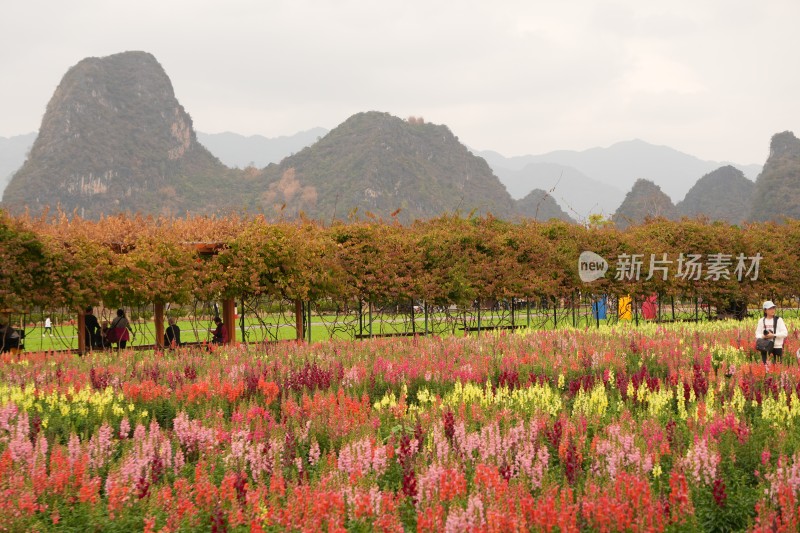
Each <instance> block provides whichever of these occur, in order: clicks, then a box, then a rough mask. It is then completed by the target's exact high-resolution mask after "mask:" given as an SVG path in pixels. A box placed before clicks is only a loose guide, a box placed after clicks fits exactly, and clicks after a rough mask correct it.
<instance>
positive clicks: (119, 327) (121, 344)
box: [108, 309, 133, 350]
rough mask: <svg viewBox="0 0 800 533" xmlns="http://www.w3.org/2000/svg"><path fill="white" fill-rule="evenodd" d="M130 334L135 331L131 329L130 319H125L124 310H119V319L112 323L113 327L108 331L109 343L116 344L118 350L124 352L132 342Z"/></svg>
mask: <svg viewBox="0 0 800 533" xmlns="http://www.w3.org/2000/svg"><path fill="white" fill-rule="evenodd" d="M129 332H130V333H133V330H132V329H131V324H130V322H128V319H127V318H126V317H125V311H124V310H123V309H117V317H116V318H115V319H114V320H113V321H112V322H111V326H110V327H109V330H108V340H109V342H112V343H113V342H116V343H117V349H120V350H124V349H125V346H126V345H127V344H128V341H129V340H130V334H129Z"/></svg>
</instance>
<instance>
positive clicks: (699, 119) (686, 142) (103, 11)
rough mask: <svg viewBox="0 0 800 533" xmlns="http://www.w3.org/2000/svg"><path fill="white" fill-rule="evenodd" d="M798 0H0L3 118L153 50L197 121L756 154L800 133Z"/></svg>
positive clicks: (1, 130) (6, 125) (38, 111)
mask: <svg viewBox="0 0 800 533" xmlns="http://www.w3.org/2000/svg"><path fill="white" fill-rule="evenodd" d="M799 21H800V1H798V0H660V1H650V0H618V1H615V2H600V1H591V0H561V1H556V0H547V1H534V0H527V1H525V0H520V1H503V0H499V1H492V2H489V1H469V0H459V1H450V0H448V1H436V0H402V1H381V0H337V1H328V2H323V1H309V0H286V1H284V0H280V1H270V0H225V1H222V0H218V1H206V0H136V1H130V0H129V1H125V2H119V1H116V0H94V1H91V0H73V1H69V2H66V1H63V0H54V1H42V0H4V1H3V6H2V15H1V16H0V71H1V72H2V80H1V81H0V136H5V137H8V136H12V135H18V134H22V133H27V132H30V131H35V130H37V129H38V128H39V125H40V122H41V119H42V115H43V114H44V110H45V106H46V105H47V102H48V100H49V99H50V97H51V96H52V94H53V91H54V90H55V88H56V86H57V85H58V83H59V81H60V79H61V77H62V76H63V75H64V73H65V72H66V71H67V69H68V68H69V67H71V66H72V65H74V64H76V63H77V62H78V61H80V60H81V59H83V58H84V57H89V56H106V55H110V54H113V53H117V52H122V51H126V50H144V51H147V52H150V53H152V54H153V55H154V56H155V57H156V58H157V59H158V61H159V62H160V63H161V64H162V66H163V67H164V69H165V70H166V72H167V74H168V75H169V76H170V78H171V79H172V83H173V86H174V88H175V93H176V95H177V97H178V100H179V101H180V102H181V103H182V104H183V106H184V107H185V108H186V110H187V111H188V112H189V113H190V114H191V116H192V118H193V119H194V124H195V128H196V129H197V130H199V131H203V132H206V133H217V132H222V131H233V132H236V133H241V134H244V135H251V134H261V135H265V136H267V137H276V136H279V135H291V134H293V133H296V132H298V131H301V130H305V129H309V128H312V127H315V126H322V127H326V128H329V129H331V128H334V127H335V126H337V125H338V124H340V123H341V122H343V121H344V120H345V119H346V118H347V117H349V116H350V115H352V114H354V113H357V112H359V111H369V110H378V111H388V112H389V113H392V114H394V115H397V116H400V117H403V118H405V117H407V116H409V115H416V116H423V117H424V118H425V119H426V120H427V121H428V122H434V123H437V124H446V125H448V126H449V127H450V129H451V130H452V131H453V133H454V134H455V135H458V136H459V138H460V140H461V141H462V142H464V143H465V144H467V145H468V146H470V147H472V148H475V149H479V150H496V151H498V152H500V153H502V154H504V155H506V156H512V155H523V154H538V153H543V152H547V151H550V150H556V149H572V150H583V149H586V148H591V147H595V146H608V145H611V144H613V143H615V142H618V141H623V140H629V139H633V138H639V139H643V140H646V141H648V142H651V143H654V144H664V145H668V146H671V147H673V148H676V149H678V150H681V151H684V152H687V153H690V154H693V155H696V156H698V157H701V158H703V159H711V160H717V161H723V160H727V161H733V162H737V163H763V162H764V160H765V159H766V157H767V155H768V150H769V140H770V137H771V136H772V135H773V134H774V133H777V132H780V131H784V130H792V131H795V133H797V134H800V131H798V130H800V68H798V65H799V64H800V60H799V59H800V57H799V56H800V31H798V23H799Z"/></svg>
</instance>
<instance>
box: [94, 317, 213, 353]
mask: <svg viewBox="0 0 800 533" xmlns="http://www.w3.org/2000/svg"><path fill="white" fill-rule="evenodd" d="M84 318H85V320H84V323H85V328H86V340H87V344H88V345H90V346H91V348H93V349H105V348H110V347H112V346H113V345H115V344H116V347H117V348H118V349H120V350H122V349H125V347H126V346H127V345H128V341H129V340H131V337H133V335H134V332H133V328H132V327H131V324H130V322H129V321H128V319H127V318H126V317H125V311H124V310H123V309H117V316H116V317H115V318H114V320H113V321H112V322H111V324H108V323H107V322H104V323H103V325H102V326H101V325H100V322H99V321H98V320H97V317H96V316H94V310H93V309H92V308H91V307H87V308H86V312H85V317H84ZM168 324H169V325H168V326H167V327H166V328H165V330H164V347H166V348H169V349H175V348H178V347H180V346H183V343H182V342H181V328H180V327H179V326H178V322H177V320H176V319H175V317H169V319H168ZM214 324H215V329H213V330H210V331H211V332H212V338H211V343H212V344H225V343H227V342H228V328H226V327H225V324H224V323H223V322H222V319H221V318H220V317H214Z"/></svg>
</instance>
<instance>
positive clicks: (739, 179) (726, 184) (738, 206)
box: [675, 165, 755, 224]
mask: <svg viewBox="0 0 800 533" xmlns="http://www.w3.org/2000/svg"><path fill="white" fill-rule="evenodd" d="M754 189H755V184H754V183H753V182H752V181H750V180H749V179H747V178H745V177H744V174H742V171H741V170H739V169H737V168H734V167H732V166H730V165H728V166H724V167H721V168H718V169H717V170H715V171H714V172H710V173H708V174H706V175H705V176H703V177H702V178H700V179H699V180H698V181H697V183H695V184H694V187H692V188H691V189H689V192H688V193H686V198H684V199H683V201H681V202H679V203H678V205H677V206H675V207H676V208H677V209H678V213H680V214H681V215H682V216H687V217H691V218H693V217H697V216H704V217H707V218H709V219H710V220H723V221H725V222H729V223H731V224H740V223H742V222H743V221H744V220H746V219H747V217H748V216H749V215H750V204H751V202H752V199H753V190H754Z"/></svg>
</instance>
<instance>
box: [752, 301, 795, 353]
mask: <svg viewBox="0 0 800 533" xmlns="http://www.w3.org/2000/svg"><path fill="white" fill-rule="evenodd" d="M762 307H763V309H764V316H763V317H761V318H760V319H758V325H757V326H756V341H758V339H766V340H771V341H773V344H772V346H771V347H768V348H767V349H765V350H761V349H759V351H760V352H761V362H763V363H764V364H767V352H769V353H770V354H772V362H773V363H775V362H780V361H781V358H782V357H783V341H784V340H785V339H786V337H788V336H789V330H788V329H787V328H786V323H785V322H784V321H783V319H782V318H781V317H779V316H776V315H775V312H776V307H775V304H774V303H773V302H772V300H767V301H766V302H764V305H762Z"/></svg>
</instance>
